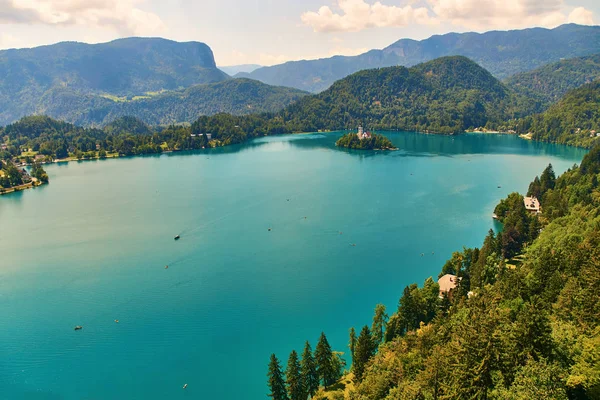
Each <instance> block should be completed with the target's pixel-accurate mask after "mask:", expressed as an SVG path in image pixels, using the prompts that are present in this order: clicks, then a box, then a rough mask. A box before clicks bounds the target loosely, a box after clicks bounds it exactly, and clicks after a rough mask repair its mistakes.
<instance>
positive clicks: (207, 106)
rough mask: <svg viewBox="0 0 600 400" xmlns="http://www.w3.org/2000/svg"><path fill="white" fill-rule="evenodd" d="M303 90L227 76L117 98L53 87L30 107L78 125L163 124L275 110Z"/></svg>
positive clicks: (292, 99)
mask: <svg viewBox="0 0 600 400" xmlns="http://www.w3.org/2000/svg"><path fill="white" fill-rule="evenodd" d="M307 94H308V93H306V92H302V91H300V90H297V89H291V88H286V87H276V86H270V85H266V84H264V83H262V82H258V81H254V80H250V79H229V80H226V81H222V82H217V83H210V84H204V85H194V86H191V87H189V88H187V89H184V90H177V91H168V92H164V93H159V94H154V95H151V96H140V97H139V98H136V99H133V100H128V99H123V100H119V101H114V100H110V99H107V98H104V97H101V96H97V95H85V96H84V95H79V94H77V93H74V92H73V91H71V90H69V89H62V88H56V89H53V90H50V91H48V92H47V93H46V95H45V96H44V97H43V98H42V99H41V101H40V106H39V107H38V108H37V110H36V112H37V113H38V114H44V115H49V116H51V117H53V118H58V119H62V120H65V121H69V122H71V123H74V124H78V125H84V126H89V125H93V126H102V125H104V124H106V123H108V122H110V121H112V120H114V119H116V118H119V117H122V116H134V117H136V118H138V119H140V120H142V121H144V122H145V123H147V124H150V125H168V124H174V123H184V122H188V123H191V122H194V121H195V120H196V119H197V118H198V117H199V116H201V115H213V114H216V113H230V114H233V115H245V114H251V113H261V112H275V111H279V110H281V109H282V108H283V107H285V106H287V105H289V104H291V103H293V102H294V101H296V100H298V99H300V98H302V97H304V96H305V95H307Z"/></svg>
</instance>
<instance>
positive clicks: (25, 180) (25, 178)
mask: <svg viewBox="0 0 600 400" xmlns="http://www.w3.org/2000/svg"><path fill="white" fill-rule="evenodd" d="M20 172H21V179H22V180H23V183H29V182H31V175H29V172H27V171H26V170H25V168H23V169H21V171H20Z"/></svg>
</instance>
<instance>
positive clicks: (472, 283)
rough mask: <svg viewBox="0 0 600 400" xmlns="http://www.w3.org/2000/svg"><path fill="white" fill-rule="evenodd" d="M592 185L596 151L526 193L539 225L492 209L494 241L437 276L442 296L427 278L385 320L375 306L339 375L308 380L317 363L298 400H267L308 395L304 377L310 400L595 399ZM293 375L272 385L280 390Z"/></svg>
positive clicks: (599, 317)
mask: <svg viewBox="0 0 600 400" xmlns="http://www.w3.org/2000/svg"><path fill="white" fill-rule="evenodd" d="M599 178H600V146H597V147H595V148H593V149H592V150H591V152H590V153H589V154H588V155H587V156H586V157H585V158H584V160H583V161H582V163H581V166H580V167H577V166H575V167H574V168H573V169H571V170H569V171H567V172H566V173H565V174H563V175H562V176H560V177H559V178H556V177H555V176H554V172H553V170H552V166H549V167H548V168H547V169H546V170H545V171H544V172H543V174H542V175H541V177H540V178H537V177H536V179H535V180H534V182H532V185H531V186H530V190H529V193H528V194H529V195H533V194H536V195H537V196H539V199H540V200H541V204H542V210H543V212H542V214H541V215H536V214H530V213H528V212H527V211H526V210H525V206H524V203H523V196H522V195H520V194H518V193H513V194H511V195H510V196H509V197H508V198H507V199H506V200H503V201H502V202H501V204H500V205H499V206H498V207H497V209H496V212H498V213H501V218H502V220H503V222H504V228H503V231H502V232H501V233H499V234H495V233H494V232H493V231H490V232H489V234H488V235H487V237H486V238H485V240H484V241H483V245H482V247H481V248H474V249H468V248H464V249H463V250H462V251H458V252H456V253H454V254H453V255H452V258H451V259H450V260H448V261H447V262H446V264H445V265H444V266H443V267H442V269H441V273H440V276H442V275H445V274H452V275H454V276H456V277H457V279H456V280H455V282H456V283H457V286H456V287H455V288H454V289H451V291H450V292H449V294H446V293H444V294H443V295H442V297H441V298H440V297H439V290H440V286H439V285H438V284H437V283H436V282H435V280H434V279H432V278H428V279H426V280H425V283H424V285H423V287H421V288H420V287H418V286H417V285H416V284H411V285H409V286H407V287H406V288H405V289H404V290H403V291H402V293H401V296H400V300H399V302H398V308H397V309H396V310H395V311H394V312H393V313H392V315H391V316H389V317H388V314H387V313H386V310H385V307H384V306H383V305H378V306H377V307H376V308H375V314H374V317H373V322H372V324H371V327H370V328H369V325H365V326H364V327H363V328H362V329H361V330H360V335H358V337H357V334H356V332H357V330H355V329H354V328H351V329H350V338H349V348H350V354H351V355H352V360H353V362H352V366H351V371H352V372H351V373H350V374H347V375H346V376H344V377H343V378H342V379H340V380H339V381H338V382H337V383H331V382H328V381H327V379H326V378H327V377H326V376H324V375H323V374H320V373H319V371H321V370H328V368H329V367H328V366H329V365H331V361H328V360H327V359H325V360H323V361H321V362H319V361H317V364H318V365H317V366H318V368H317V372H316V374H311V373H307V374H304V373H301V374H300V375H299V379H300V380H301V384H303V386H301V387H303V388H304V391H300V395H298V396H294V395H293V394H294V393H297V392H298V389H296V390H295V391H294V392H291V391H289V390H288V392H287V393H286V392H285V391H281V390H279V391H278V392H273V391H271V393H272V394H274V396H273V399H274V400H283V399H287V398H288V394H289V395H290V396H289V399H291V400H299V399H303V398H306V396H305V395H306V393H315V392H314V391H312V390H311V389H310V388H311V387H314V384H312V383H311V380H309V379H308V378H311V377H313V376H316V378H317V382H319V381H320V382H321V383H323V384H324V387H321V388H320V389H319V390H318V391H316V393H315V395H314V396H313V397H312V398H313V399H326V398H327V399H346V400H404V399H407V400H408V399H423V400H436V399H475V400H496V399H497V400H501V399H502V400H504V399H517V400H526V399H554V400H567V399H570V400H575V399H577V400H588V399H589V400H592V399H598V398H600V291H599V290H598V286H599V285H600V267H599V266H600V186H599V183H598V182H599V181H600V179H599ZM365 322H367V321H365ZM340 329H346V328H345V327H340ZM304 354H306V356H307V357H310V355H309V354H307V353H306V352H305V353H304ZM304 354H303V356H304ZM272 357H275V356H272ZM265 361H266V360H265ZM303 363H304V359H302V360H300V365H303ZM275 367H276V366H275V365H273V364H271V365H270V366H269V371H272V370H274V369H276V368H275ZM301 371H304V370H301ZM293 374H294V370H293V369H289V368H288V370H286V373H285V376H283V374H282V375H281V380H280V382H288V385H287V387H288V389H289V388H290V385H289V382H290V379H289V377H290V376H293ZM270 375H273V374H272V373H271V372H270ZM275 375H276V374H275ZM291 381H292V382H293V380H291ZM273 383H276V382H275V381H274V380H270V381H269V387H270V388H271V389H272V388H273V387H274V385H273ZM282 385H283V384H280V385H275V387H277V386H279V387H281V386H282ZM296 387H297V385H296ZM284 388H285V386H284ZM303 396H304V397H303Z"/></svg>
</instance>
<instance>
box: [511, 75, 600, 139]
mask: <svg viewBox="0 0 600 400" xmlns="http://www.w3.org/2000/svg"><path fill="white" fill-rule="evenodd" d="M516 131H517V133H521V134H525V133H532V134H533V135H532V137H533V139H535V140H541V141H545V142H556V143H563V144H570V145H575V146H583V147H591V146H593V145H595V144H598V143H600V137H598V136H596V135H597V133H600V80H596V81H594V82H592V83H588V84H586V85H583V86H581V87H579V88H577V89H573V90H571V91H569V92H568V93H567V94H566V95H565V96H564V97H563V98H562V99H561V100H560V101H559V102H558V103H556V104H554V105H553V106H551V107H550V108H549V109H548V110H546V111H545V112H543V113H541V114H536V115H532V116H529V117H526V118H523V119H521V120H519V121H518V123H517V127H516Z"/></svg>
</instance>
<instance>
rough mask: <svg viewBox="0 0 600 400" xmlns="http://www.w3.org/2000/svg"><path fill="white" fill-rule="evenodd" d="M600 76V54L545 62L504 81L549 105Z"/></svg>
mask: <svg viewBox="0 0 600 400" xmlns="http://www.w3.org/2000/svg"><path fill="white" fill-rule="evenodd" d="M596 79H600V53H599V54H594V55H591V56H586V57H577V58H571V59H568V60H562V61H559V62H556V63H552V64H548V65H544V66H542V67H540V68H537V69H535V70H533V71H528V72H522V73H519V74H516V75H513V76H511V77H510V78H508V79H507V80H505V83H506V84H507V85H508V86H509V87H512V88H513V89H515V90H517V91H519V92H521V93H523V94H525V95H528V96H532V97H537V98H539V99H541V100H542V101H543V102H545V103H547V104H549V103H554V102H557V101H558V100H560V99H561V98H562V97H563V96H564V95H565V94H566V93H567V92H568V91H569V90H571V89H575V88H577V87H579V86H581V85H584V84H586V83H590V82H593V81H594V80H596Z"/></svg>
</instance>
